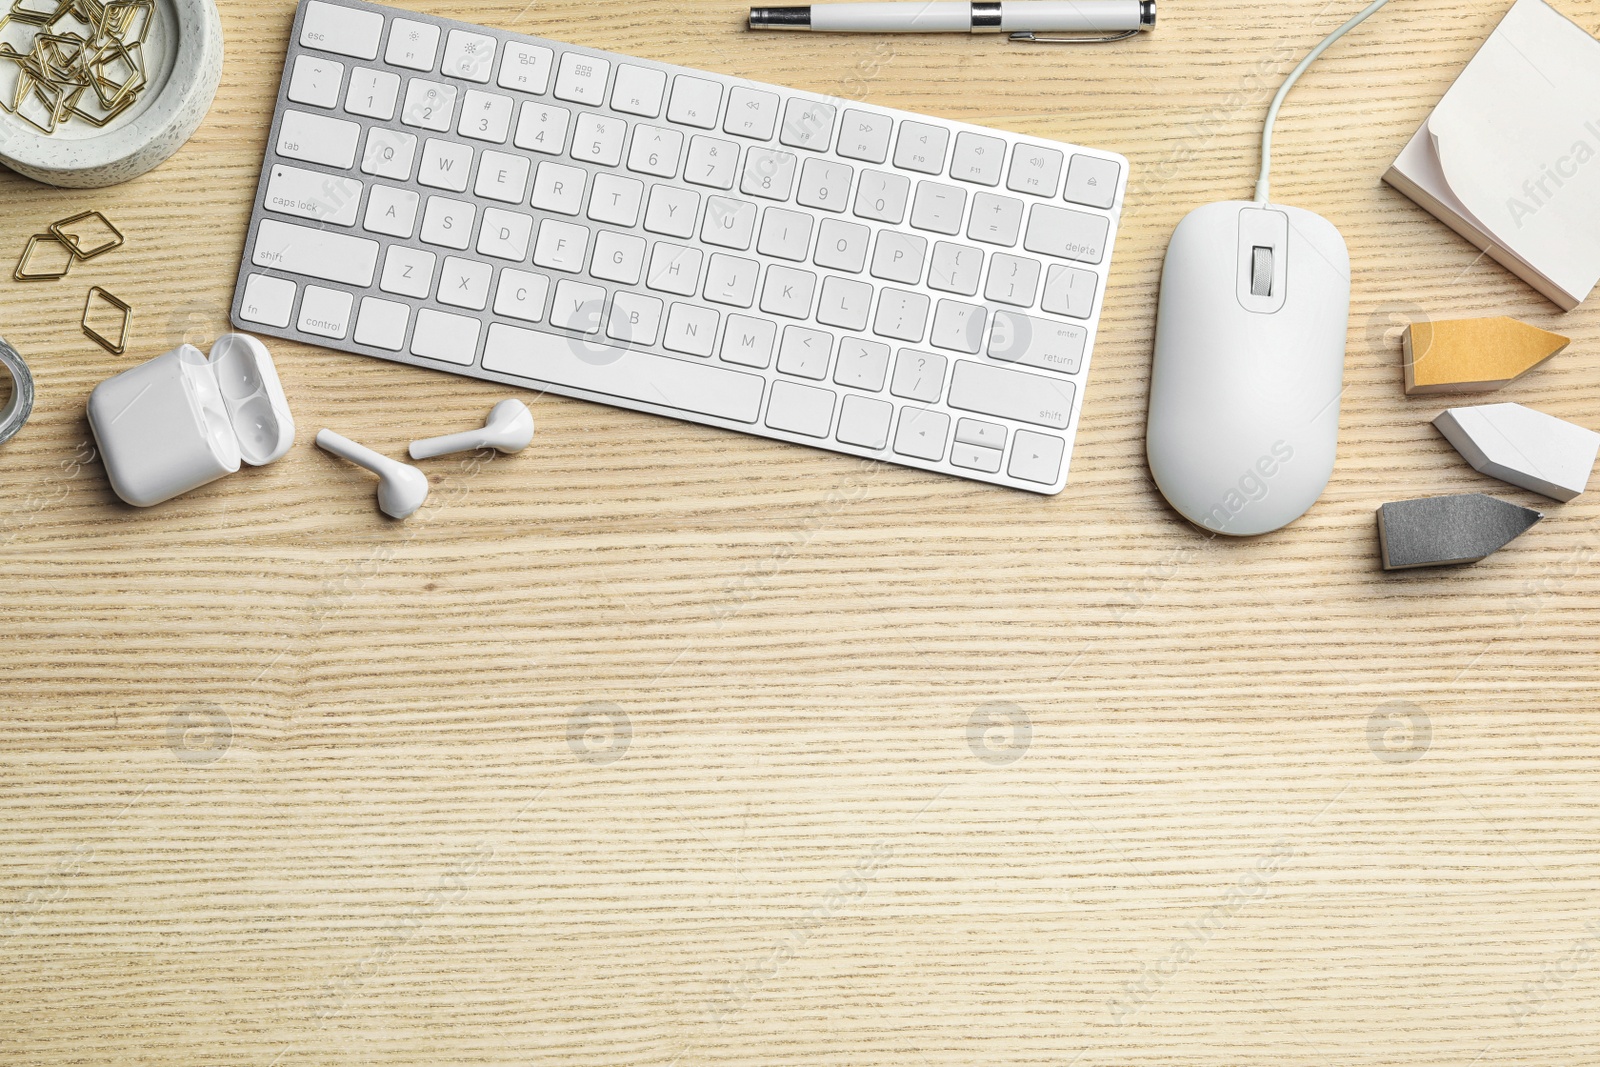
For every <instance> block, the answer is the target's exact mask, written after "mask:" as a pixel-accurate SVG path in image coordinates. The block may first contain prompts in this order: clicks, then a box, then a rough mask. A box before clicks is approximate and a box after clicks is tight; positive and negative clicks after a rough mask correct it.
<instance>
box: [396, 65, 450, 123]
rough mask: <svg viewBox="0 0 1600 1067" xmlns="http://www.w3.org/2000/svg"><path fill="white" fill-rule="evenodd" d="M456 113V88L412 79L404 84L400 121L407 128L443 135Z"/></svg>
mask: <svg viewBox="0 0 1600 1067" xmlns="http://www.w3.org/2000/svg"><path fill="white" fill-rule="evenodd" d="M455 113H456V87H455V86H454V85H442V84H440V83H439V82H430V81H424V80H423V79H421V78H412V79H411V80H410V81H409V82H407V83H406V102H405V106H404V107H402V108H401V109H400V121H401V122H403V123H405V124H406V125H407V126H416V127H419V128H421V129H424V130H433V131H434V132H436V133H444V132H445V131H447V130H449V129H450V124H451V120H453V119H454V118H455Z"/></svg>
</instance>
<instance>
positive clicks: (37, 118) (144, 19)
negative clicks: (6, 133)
mask: <svg viewBox="0 0 1600 1067" xmlns="http://www.w3.org/2000/svg"><path fill="white" fill-rule="evenodd" d="M155 17H156V8H155V0H109V2H103V0H14V2H13V3H12V5H11V9H10V11H8V12H7V13H6V14H5V15H3V16H0V62H7V63H11V64H13V65H15V67H16V68H17V79H16V82H15V83H14V84H13V85H12V86H11V91H10V92H9V93H0V109H4V110H5V111H8V112H10V113H11V114H13V115H16V116H17V117H18V118H20V119H21V120H22V121H24V122H26V123H28V124H29V125H30V126H33V127H35V128H37V129H39V130H41V131H43V132H44V133H46V134H53V133H55V132H56V131H57V130H58V129H59V128H60V127H61V126H62V125H63V124H65V123H68V122H71V121H72V120H74V119H79V120H82V121H83V122H87V123H89V124H90V125H91V126H102V127H103V126H106V125H108V124H109V123H110V122H111V121H112V120H113V119H115V118H116V117H117V116H118V115H121V114H122V113H123V112H125V111H127V110H128V109H129V108H130V107H132V106H133V105H134V103H135V102H136V101H137V100H138V99H139V94H140V93H142V92H143V91H144V89H145V86H146V85H147V84H149V79H148V78H147V77H146V72H145V60H144V44H145V40H146V39H147V38H148V37H149V35H150V27H151V25H152V24H153V23H154V22H155ZM10 27H23V28H24V29H23V30H22V32H21V33H17V32H16V31H13V32H12V34H11V37H12V38H19V37H20V38H22V40H21V42H20V43H21V44H23V45H25V46H27V47H28V51H26V52H24V51H20V50H19V49H18V48H17V47H16V46H15V45H13V44H12V42H11V39H7V38H6V31H7V29H8V28H10ZM29 32H31V33H32V37H31V39H30V38H27V37H26V35H27V33H29ZM91 90H92V95H91Z"/></svg>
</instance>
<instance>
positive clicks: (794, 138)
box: [778, 96, 838, 152]
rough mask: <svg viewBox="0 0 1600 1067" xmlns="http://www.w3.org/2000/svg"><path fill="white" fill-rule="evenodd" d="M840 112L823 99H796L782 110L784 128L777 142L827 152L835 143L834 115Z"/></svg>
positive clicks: (791, 100)
mask: <svg viewBox="0 0 1600 1067" xmlns="http://www.w3.org/2000/svg"><path fill="white" fill-rule="evenodd" d="M837 110H838V109H837V108H835V107H834V106H833V105H832V104H824V103H823V102H822V101H820V100H805V99H803V98H801V97H798V96H794V97H790V98H789V102H788V103H787V104H785V105H784V107H783V125H782V127H780V129H779V131H778V143H779V144H783V145H788V146H789V147H790V148H809V149H811V151H813V152H826V151H827V150H828V145H829V144H831V143H832V141H833V116H834V114H835V112H836V111H837Z"/></svg>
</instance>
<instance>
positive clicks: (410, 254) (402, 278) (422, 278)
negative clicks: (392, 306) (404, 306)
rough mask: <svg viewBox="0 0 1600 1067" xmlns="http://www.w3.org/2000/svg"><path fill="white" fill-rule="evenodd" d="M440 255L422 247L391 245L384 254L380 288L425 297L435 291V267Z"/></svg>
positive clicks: (403, 294) (390, 291) (420, 298)
mask: <svg viewBox="0 0 1600 1067" xmlns="http://www.w3.org/2000/svg"><path fill="white" fill-rule="evenodd" d="M436 262H438V257H437V256H435V255H434V254H433V253H432V252H424V251H423V250H422V249H420V248H407V247H406V246H405V245H390V246H389V251H388V252H386V253H384V256H383V277H382V278H381V279H380V280H379V282H378V288H380V289H382V290H383V291H384V292H386V293H395V294H396V295H399V296H414V297H416V298H417V299H418V300H422V299H425V298H426V297H427V295H428V294H429V293H431V292H433V267H434V264H435V263H436Z"/></svg>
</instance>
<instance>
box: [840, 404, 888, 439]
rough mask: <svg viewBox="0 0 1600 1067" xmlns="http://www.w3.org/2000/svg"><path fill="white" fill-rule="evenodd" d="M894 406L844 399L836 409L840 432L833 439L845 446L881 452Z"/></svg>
mask: <svg viewBox="0 0 1600 1067" xmlns="http://www.w3.org/2000/svg"><path fill="white" fill-rule="evenodd" d="M893 417H894V405H893V404H891V403H889V402H888V401H886V400H873V399H872V398H871V397H865V396H848V395H847V396H846V397H845V398H844V403H843V404H841V405H840V406H839V428H838V429H837V430H835V431H834V434H833V436H834V437H836V438H838V439H839V440H840V441H843V442H844V443H845V444H847V445H857V446H859V447H861V448H873V449H881V448H883V447H884V446H885V445H887V444H888V443H889V420H890V419H892V418H893Z"/></svg>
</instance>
